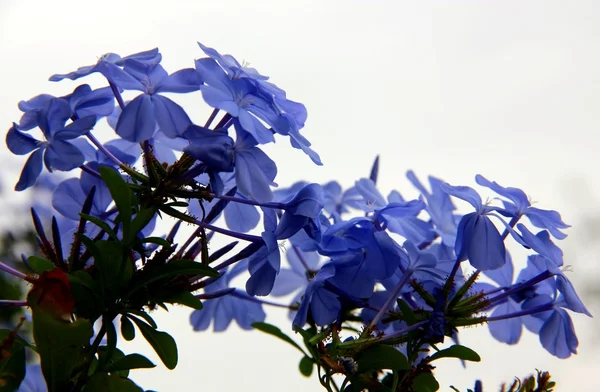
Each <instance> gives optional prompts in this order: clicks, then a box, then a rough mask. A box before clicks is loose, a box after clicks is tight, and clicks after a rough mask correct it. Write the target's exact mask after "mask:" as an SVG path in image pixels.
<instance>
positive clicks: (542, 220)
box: [475, 174, 571, 240]
mask: <svg viewBox="0 0 600 392" xmlns="http://www.w3.org/2000/svg"><path fill="white" fill-rule="evenodd" d="M475 181H477V183H478V184H479V185H482V186H485V187H487V188H490V189H491V190H493V191H494V192H496V193H497V194H499V195H500V196H503V197H505V198H507V199H508V200H510V202H509V201H504V200H503V201H502V202H503V204H504V208H505V212H506V213H509V214H512V215H513V216H515V217H520V216H521V215H525V216H526V217H528V218H529V220H530V221H531V223H532V224H533V225H534V226H536V227H539V228H542V229H547V230H548V231H549V232H550V233H551V234H552V235H553V236H554V237H555V238H557V239H559V240H562V239H564V238H566V234H564V233H563V232H561V231H560V230H561V229H567V228H569V227H571V226H569V225H567V224H566V223H564V222H563V221H562V219H561V217H560V214H559V213H558V212H556V211H552V210H541V209H539V208H535V207H531V203H530V202H529V199H528V198H527V195H525V192H523V191H522V190H520V189H518V188H511V187H507V188H505V187H503V186H501V185H499V184H498V183H497V182H495V181H493V182H492V181H489V180H487V179H486V178H485V177H483V176H482V175H479V174H478V175H477V176H476V177H475Z"/></svg>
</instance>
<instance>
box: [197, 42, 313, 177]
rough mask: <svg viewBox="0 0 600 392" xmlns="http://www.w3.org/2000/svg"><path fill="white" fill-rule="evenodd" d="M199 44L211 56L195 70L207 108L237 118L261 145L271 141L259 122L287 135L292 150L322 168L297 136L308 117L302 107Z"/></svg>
mask: <svg viewBox="0 0 600 392" xmlns="http://www.w3.org/2000/svg"><path fill="white" fill-rule="evenodd" d="M198 45H199V46H200V48H201V49H202V50H203V51H204V53H206V54H207V55H208V56H210V59H200V60H197V61H196V69H197V70H198V72H199V73H200V74H201V75H202V77H203V79H204V80H205V83H206V84H207V85H208V86H207V87H204V88H203V91H202V92H203V96H204V99H205V100H206V102H207V103H208V104H209V105H211V106H212V107H214V108H219V109H222V110H225V111H226V112H228V113H229V114H231V115H232V116H234V117H238V118H239V120H240V123H241V124H242V127H243V128H244V129H245V130H246V131H248V132H250V133H251V134H252V136H254V137H255V138H256V140H257V141H258V142H259V143H260V144H264V143H268V142H271V141H274V139H273V136H272V134H271V131H270V130H269V129H267V128H266V127H264V126H263V125H262V124H261V123H260V121H258V120H257V118H258V119H261V120H262V121H264V122H266V123H267V124H268V125H270V126H271V129H272V130H273V131H274V132H276V133H279V134H281V135H287V136H289V138H290V142H291V145H292V147H294V148H298V149H301V150H302V151H304V153H305V154H307V155H308V156H309V157H310V159H311V160H312V161H313V162H314V163H316V164H318V165H321V160H320V158H319V155H318V154H317V153H316V152H314V151H313V150H312V149H311V148H310V146H311V143H310V142H309V141H308V140H307V139H306V138H305V137H304V136H302V135H301V134H300V129H301V128H302V127H304V123H305V121H306V117H307V112H306V108H305V107H304V105H302V104H301V103H298V102H294V101H291V100H289V99H287V97H286V93H285V91H283V90H282V89H280V88H279V87H277V86H276V85H274V84H273V83H271V82H268V81H267V80H268V79H269V78H268V77H266V76H263V75H261V74H259V73H258V71H256V70H255V69H254V68H249V67H245V66H243V65H241V64H240V63H239V62H238V61H237V60H236V59H235V58H234V57H233V56H231V55H221V54H219V52H217V51H216V50H214V49H212V48H208V47H206V46H204V45H202V44H201V43H198ZM216 64H218V65H220V67H222V69H219V67H217V66H215V65H216ZM225 76H226V77H225ZM227 79H229V81H228V80H227Z"/></svg>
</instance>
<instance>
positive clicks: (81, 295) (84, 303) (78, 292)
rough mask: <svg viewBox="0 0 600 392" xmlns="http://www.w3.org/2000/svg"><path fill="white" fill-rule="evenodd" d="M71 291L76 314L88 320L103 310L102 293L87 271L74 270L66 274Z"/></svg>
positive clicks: (97, 315)
mask: <svg viewBox="0 0 600 392" xmlns="http://www.w3.org/2000/svg"><path fill="white" fill-rule="evenodd" d="M68 277H69V282H70V284H71V292H72V293H73V298H75V308H76V310H77V314H78V315H79V316H82V317H84V318H87V319H88V320H95V319H97V318H98V317H100V315H101V314H102V312H103V311H104V304H103V303H102V295H101V293H100V292H99V290H98V284H97V283H96V281H95V280H94V278H92V276H91V275H90V274H89V273H88V272H87V271H83V270H80V271H75V272H73V273H71V274H69V275H68Z"/></svg>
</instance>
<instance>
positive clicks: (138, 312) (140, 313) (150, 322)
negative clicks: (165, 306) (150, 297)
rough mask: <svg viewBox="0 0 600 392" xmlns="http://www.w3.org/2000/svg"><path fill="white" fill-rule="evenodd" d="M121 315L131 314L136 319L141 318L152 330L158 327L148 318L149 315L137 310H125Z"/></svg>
mask: <svg viewBox="0 0 600 392" xmlns="http://www.w3.org/2000/svg"><path fill="white" fill-rule="evenodd" d="M122 313H123V314H128V313H130V314H133V315H136V316H138V317H141V318H143V319H144V320H145V321H146V322H147V323H148V324H150V326H151V327H152V328H154V329H156V328H158V326H157V325H156V321H154V319H153V318H152V317H150V315H149V314H148V313H146V312H144V311H143V310H137V309H125V310H124V311H123V312H122Z"/></svg>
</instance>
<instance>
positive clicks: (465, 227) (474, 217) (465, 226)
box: [441, 184, 506, 270]
mask: <svg viewBox="0 0 600 392" xmlns="http://www.w3.org/2000/svg"><path fill="white" fill-rule="evenodd" d="M441 189H442V190H443V191H444V192H446V193H448V194H449V195H452V196H454V197H458V198H459V199H462V200H465V201H467V202H469V204H471V205H472V206H473V207H475V212H472V213H470V214H467V215H465V216H463V217H462V219H461V220H460V222H459V224H458V229H457V234H456V245H455V249H456V257H457V259H458V261H464V260H467V259H469V262H470V263H471V265H472V266H473V267H475V268H477V269H479V270H490V269H496V268H500V267H502V266H503V265H504V263H505V261H506V249H505V247H504V240H503V239H502V236H501V235H500V233H499V232H498V229H496V226H494V224H493V223H492V221H491V220H490V218H489V217H488V216H487V214H489V213H490V212H491V211H494V210H495V208H494V207H488V206H484V205H483V203H482V201H481V197H480V196H479V194H477V192H475V190H474V189H472V188H469V187H467V186H451V185H448V184H442V185H441Z"/></svg>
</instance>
